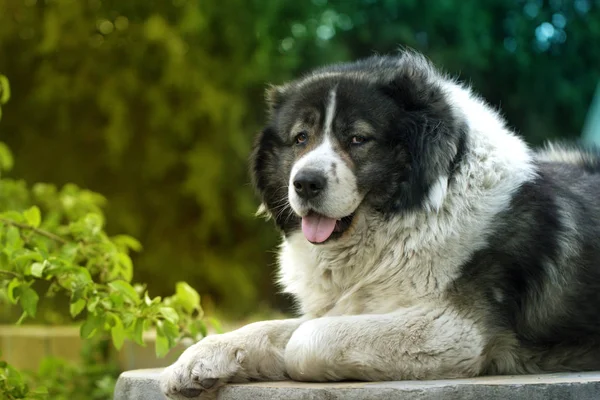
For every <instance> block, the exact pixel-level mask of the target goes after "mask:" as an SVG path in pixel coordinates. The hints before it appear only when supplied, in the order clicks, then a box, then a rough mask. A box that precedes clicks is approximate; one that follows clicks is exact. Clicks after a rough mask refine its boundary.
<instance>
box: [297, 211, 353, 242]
mask: <svg viewBox="0 0 600 400" xmlns="http://www.w3.org/2000/svg"><path fill="white" fill-rule="evenodd" d="M353 219H354V213H352V214H350V215H348V216H346V217H343V218H340V219H335V218H330V217H327V216H325V215H322V214H318V213H316V212H314V211H309V213H308V214H307V215H305V216H304V217H302V233H304V237H306V240H308V241H309V242H311V243H313V244H322V243H325V242H327V241H329V240H331V239H337V238H339V237H341V236H342V235H343V234H344V232H346V231H347V230H348V228H350V226H351V225H352V220H353Z"/></svg>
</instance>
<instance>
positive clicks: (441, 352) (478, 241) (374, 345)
mask: <svg viewBox="0 0 600 400" xmlns="http://www.w3.org/2000/svg"><path fill="white" fill-rule="evenodd" d="M268 103H269V109H270V117H269V121H268V124H267V126H266V128H265V129H264V130H263V131H262V133H261V134H260V135H259V136H258V138H257V141H256V144H255V148H254V152H253V155H252V161H251V166H252V174H253V178H254V183H255V186H256V188H257V191H258V194H259V195H260V198H261V201H262V206H261V211H262V212H263V213H265V214H266V215H268V216H269V217H271V218H272V219H273V220H274V221H275V223H276V225H277V226H278V228H279V229H280V230H281V232H282V234H283V243H282V245H281V249H280V252H279V267H280V274H279V282H280V284H281V285H282V287H283V289H284V290H285V292H287V293H291V294H292V295H293V296H294V297H295V299H296V300H297V303H298V307H299V310H300V314H301V315H302V317H300V318H297V319H288V320H278V321H265V322H258V323H254V324H251V325H248V326H245V327H243V328H241V329H239V330H236V331H233V332H230V333H226V334H223V335H214V336H209V337H207V338H205V339H204V340H202V341H201V342H199V343H197V344H195V345H193V346H191V347H190V348H188V349H187V350H186V351H185V352H184V353H183V354H182V356H181V357H180V359H179V360H178V361H177V362H176V363H175V364H173V365H172V366H170V367H168V368H167V369H166V370H165V372H164V374H163V376H162V380H161V385H162V389H163V391H164V393H165V394H166V395H167V396H169V397H171V398H174V399H178V398H189V397H196V396H200V398H210V397H212V396H214V394H215V393H216V390H217V389H218V388H219V387H221V386H222V385H223V384H225V383H227V382H245V381H250V380H283V379H290V378H291V379H294V380H300V381H339V380H365V381H375V380H403V379H437V378H457V377H473V376H477V375H482V374H524V373H538V372H547V371H548V372H549V371H569V370H590V369H598V368H600V343H599V341H600V313H599V311H598V310H599V307H600V157H599V156H598V155H597V154H596V153H594V152H592V151H585V150H582V149H580V148H576V147H570V148H569V147H558V146H556V145H554V146H552V145H549V146H548V147H547V148H546V149H545V150H543V151H541V152H534V151H532V150H531V149H530V148H529V147H528V146H527V145H526V144H525V143H524V142H523V140H521V139H520V138H519V137H518V136H516V135H515V134H514V133H513V132H512V131H511V130H510V129H509V128H507V126H506V124H505V122H504V121H503V120H502V118H501V117H500V116H499V114H498V113H497V112H496V111H494V110H493V109H492V108H491V107H490V106H489V105H487V104H486V103H485V102H484V101H483V100H482V99H480V98H479V97H477V96H476V95H474V94H473V93H472V92H471V90H470V89H469V88H467V87H465V86H464V85H462V84H460V83H458V82H456V81H455V80H452V79H450V78H448V77H446V76H444V75H443V74H441V73H440V72H439V71H437V70H436V69H435V68H434V67H433V66H432V65H431V64H430V63H429V62H428V61H427V60H426V59H425V58H424V57H423V56H422V55H419V54H417V53H414V52H403V53H401V54H399V55H397V56H383V57H381V56H376V57H372V58H369V59H366V60H362V61H358V62H354V63H347V64H339V65H333V66H328V67H325V68H322V69H319V70H316V71H314V72H313V73H310V74H308V75H306V76H305V77H303V78H300V79H299V80H296V81H294V82H291V83H288V84H285V85H283V86H278V87H273V88H271V89H270V90H269V91H268ZM524 112H525V111H524Z"/></svg>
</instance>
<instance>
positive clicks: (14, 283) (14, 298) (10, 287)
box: [6, 278, 22, 304]
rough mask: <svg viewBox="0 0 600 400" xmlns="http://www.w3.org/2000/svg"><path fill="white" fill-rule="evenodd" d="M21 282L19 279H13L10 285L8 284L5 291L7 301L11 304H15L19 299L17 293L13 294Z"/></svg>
mask: <svg viewBox="0 0 600 400" xmlns="http://www.w3.org/2000/svg"><path fill="white" fill-rule="evenodd" d="M21 282H22V281H21V280H20V279H19V278H13V279H12V280H11V281H10V283H9V284H8V287H7V289H6V291H7V293H6V294H7V295H8V300H9V301H10V302H11V303H12V304H17V300H18V299H19V294H18V292H17V293H15V291H16V289H17V288H18V287H19V286H21Z"/></svg>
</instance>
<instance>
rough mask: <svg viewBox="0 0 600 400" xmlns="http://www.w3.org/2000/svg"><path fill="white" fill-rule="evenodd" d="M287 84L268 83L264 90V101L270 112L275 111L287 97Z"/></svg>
mask: <svg viewBox="0 0 600 400" xmlns="http://www.w3.org/2000/svg"><path fill="white" fill-rule="evenodd" d="M288 91H289V85H279V86H278V85H269V87H267V89H266V90H265V101H266V103H267V109H268V111H269V113H270V114H273V113H274V112H275V111H277V110H278V109H279V108H280V107H281V105H282V104H283V102H284V101H285V99H286V97H287V93H288Z"/></svg>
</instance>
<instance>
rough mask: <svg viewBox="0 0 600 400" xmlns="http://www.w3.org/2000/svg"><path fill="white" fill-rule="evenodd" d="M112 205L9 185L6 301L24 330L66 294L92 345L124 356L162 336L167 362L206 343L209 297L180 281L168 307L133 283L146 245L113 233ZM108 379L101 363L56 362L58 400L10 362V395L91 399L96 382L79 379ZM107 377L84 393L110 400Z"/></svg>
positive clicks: (2, 365)
mask: <svg viewBox="0 0 600 400" xmlns="http://www.w3.org/2000/svg"><path fill="white" fill-rule="evenodd" d="M5 151H6V152H7V154H9V155H10V153H9V152H8V149H7V148H5ZM3 165H4V169H9V168H7V167H6V165H7V164H6V163H4V164H3ZM104 203H105V199H104V197H103V196H101V195H99V194H97V193H93V192H91V191H88V190H84V189H80V188H78V187H77V186H76V185H73V184H67V185H65V186H63V187H62V188H61V189H58V188H57V187H56V186H54V185H50V184H35V185H34V186H33V187H32V188H31V190H29V189H28V187H27V185H25V184H24V183H23V182H22V181H14V180H11V179H5V178H4V179H0V299H3V300H6V301H8V302H9V303H11V304H13V305H15V306H19V307H20V309H21V317H20V318H19V319H18V321H17V322H16V323H17V324H21V323H23V321H25V320H27V319H28V318H35V317H36V314H37V310H38V304H39V303H40V301H44V300H48V299H50V298H53V297H55V296H58V295H62V296H66V297H67V298H68V301H69V313H70V315H71V317H72V318H74V319H76V320H77V321H78V322H79V324H80V326H81V329H80V334H81V337H82V338H83V339H86V340H90V339H93V338H98V337H104V336H106V335H110V337H111V339H112V343H113V345H114V346H115V347H116V348H117V349H120V348H121V347H122V346H123V343H124V342H125V340H132V341H134V342H136V343H138V344H139V345H142V346H144V345H145V343H144V339H143V333H144V331H147V330H149V329H150V328H155V329H156V332H157V336H158V339H157V341H156V345H155V350H156V354H157V356H159V357H162V356H164V355H165V354H166V353H167V352H168V351H169V350H170V349H171V348H172V347H173V346H175V345H176V344H177V343H178V341H179V340H180V339H181V338H183V337H192V338H194V339H196V340H197V339H199V338H201V337H203V336H204V335H205V334H206V327H205V325H204V322H203V321H202V319H201V318H202V309H201V307H200V296H199V295H198V293H197V292H196V291H195V290H194V289H192V288H191V287H190V286H189V285H188V284H186V283H183V282H179V283H177V285H176V292H175V294H174V295H173V296H171V297H167V298H164V299H162V298H161V297H154V298H151V297H150V295H149V292H148V290H147V289H146V287H145V286H144V285H141V284H134V283H132V278H133V263H132V261H131V257H130V252H131V251H132V250H133V251H139V250H140V249H141V245H140V243H139V242H138V241H137V240H136V239H134V238H133V237H130V236H127V235H118V236H114V237H110V236H109V235H107V233H106V232H105V230H104V221H105V217H104V214H103V213H102V207H103V206H104ZM40 283H44V284H45V286H44V287H45V289H44V290H42V289H41V286H40V285H39V284H40ZM106 372H107V371H106V368H103V369H102V368H101V369H98V368H93V367H92V366H91V365H85V368H84V370H83V372H80V371H79V369H78V368H76V367H74V366H70V365H69V364H67V363H64V362H62V361H60V360H47V361H46V362H45V364H44V365H42V366H41V369H40V372H39V376H38V379H37V381H36V383H38V384H39V383H40V381H42V383H44V382H47V383H48V389H50V393H49V391H48V389H44V387H43V386H39V385H38V387H37V389H35V390H30V389H29V388H30V386H29V385H28V383H27V382H26V380H25V379H24V378H23V376H22V375H21V374H19V372H18V371H16V370H15V369H14V368H13V367H11V366H10V365H8V364H7V363H6V362H3V361H2V362H0V395H2V398H7V399H38V398H40V399H41V398H48V395H50V396H51V398H53V399H57V398H65V399H66V398H67V397H68V398H72V397H71V394H72V393H82V392H80V391H79V389H81V387H80V386H81V385H80V382H84V383H85V382H88V381H89V380H85V379H84V380H82V379H76V378H77V377H78V376H79V377H81V376H83V375H82V374H88V375H89V374H106ZM106 376H107V378H106V379H99V380H93V381H94V382H96V383H97V384H99V385H100V386H99V387H97V388H96V389H97V390H96V389H94V391H84V392H83V393H86V396H88V395H89V396H91V397H86V398H102V397H98V395H97V394H98V393H105V392H106V391H107V390H109V389H110V390H112V389H111V387H110V384H111V382H112V381H110V379H109V375H106ZM69 379H75V380H76V382H71V381H69ZM61 382H64V385H63V384H61ZM89 393H91V394H89ZM95 393H96V394H95Z"/></svg>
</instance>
